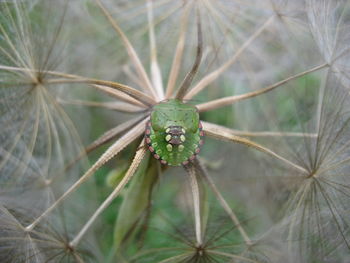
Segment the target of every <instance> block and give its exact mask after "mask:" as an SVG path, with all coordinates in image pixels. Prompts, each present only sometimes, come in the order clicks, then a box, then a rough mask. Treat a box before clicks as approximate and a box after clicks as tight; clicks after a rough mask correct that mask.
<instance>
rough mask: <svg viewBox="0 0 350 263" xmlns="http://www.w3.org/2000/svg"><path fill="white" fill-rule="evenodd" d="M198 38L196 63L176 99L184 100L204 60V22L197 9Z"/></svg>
mask: <svg viewBox="0 0 350 263" xmlns="http://www.w3.org/2000/svg"><path fill="white" fill-rule="evenodd" d="M197 34H198V36H197V38H198V43H197V54H196V60H195V61H194V64H193V66H192V68H191V70H190V72H188V74H187V75H186V77H185V79H184V80H183V82H182V84H181V86H180V88H179V90H178V91H177V93H176V96H175V98H176V99H180V100H182V99H183V98H184V97H185V95H186V93H187V91H188V89H189V88H190V86H191V83H192V81H193V78H194V77H195V76H196V74H197V72H198V68H199V65H200V63H201V60H202V55H203V37H202V24H201V18H200V13H199V11H198V10H197Z"/></svg>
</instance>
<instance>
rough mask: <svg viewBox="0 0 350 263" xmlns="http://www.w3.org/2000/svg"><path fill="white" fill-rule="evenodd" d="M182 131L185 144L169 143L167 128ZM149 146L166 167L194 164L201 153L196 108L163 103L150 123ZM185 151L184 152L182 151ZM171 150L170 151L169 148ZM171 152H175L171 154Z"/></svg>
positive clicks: (147, 140) (147, 133)
mask: <svg viewBox="0 0 350 263" xmlns="http://www.w3.org/2000/svg"><path fill="white" fill-rule="evenodd" d="M172 126H176V127H182V128H183V129H184V130H185V133H184V136H185V141H184V142H182V143H181V144H179V145H176V144H171V146H169V144H170V143H169V142H168V141H167V140H166V136H167V135H168V134H167V132H166V130H167V128H168V127H172ZM146 143H147V144H148V146H149V149H150V151H151V152H152V153H153V156H154V157H155V158H156V159H159V160H160V161H161V162H162V163H163V164H168V165H172V166H178V165H181V164H186V162H187V161H190V160H193V159H194V158H195V155H196V154H198V153H199V146H200V144H201V129H200V122H199V114H198V111H197V108H196V107H194V106H192V105H190V104H186V103H182V102H181V101H179V100H176V99H173V100H168V101H166V102H162V103H160V104H158V105H156V106H154V108H153V112H152V114H151V120H150V122H149V123H148V126H147V127H146ZM180 145H182V146H183V150H182V151H181V147H182V146H180ZM167 146H168V147H167ZM169 148H172V149H171V151H169Z"/></svg>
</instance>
